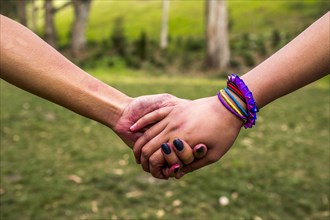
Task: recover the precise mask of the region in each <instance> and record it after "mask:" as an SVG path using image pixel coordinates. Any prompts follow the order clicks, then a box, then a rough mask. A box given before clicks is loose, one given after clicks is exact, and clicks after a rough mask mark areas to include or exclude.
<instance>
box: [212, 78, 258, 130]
mask: <svg viewBox="0 0 330 220" xmlns="http://www.w3.org/2000/svg"><path fill="white" fill-rule="evenodd" d="M227 88H228V89H230V90H231V91H233V92H234V93H235V94H236V95H237V96H238V97H239V98H241V99H242V100H243V102H244V103H245V104H246V108H247V110H246V111H245V113H247V115H245V114H244V113H243V114H244V115H243V117H242V115H240V114H239V113H238V112H237V111H235V110H234V108H233V107H230V106H229V105H228V104H227V103H226V102H225V101H224V100H223V98H222V96H221V93H220V92H219V93H218V98H219V100H220V102H221V103H222V104H223V105H224V106H225V108H227V109H228V110H229V111H230V112H231V113H233V114H234V115H236V116H237V117H239V118H240V119H241V120H243V121H244V125H243V126H244V128H252V126H253V125H255V123H256V120H257V112H258V111H259V110H258V108H257V105H256V103H255V101H254V98H253V95H252V93H251V92H250V90H249V88H248V87H247V86H246V85H245V83H244V81H243V80H242V79H240V78H239V77H238V76H237V75H235V74H232V75H230V76H229V77H228V80H227ZM227 94H228V93H227ZM228 95H229V94H228ZM223 97H224V96H223ZM229 97H230V98H231V99H232V100H234V99H233V97H231V96H230V95H229ZM235 101H236V100H235ZM235 101H234V102H235ZM235 104H236V105H237V104H238V102H237V103H236V102H235ZM237 106H238V108H240V107H242V106H240V107H239V105H237ZM242 109H243V108H242ZM242 109H240V110H242ZM243 112H244V111H243Z"/></svg>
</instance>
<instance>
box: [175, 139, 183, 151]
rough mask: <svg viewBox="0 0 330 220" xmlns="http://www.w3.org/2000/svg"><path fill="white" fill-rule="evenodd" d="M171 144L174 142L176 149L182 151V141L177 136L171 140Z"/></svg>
mask: <svg viewBox="0 0 330 220" xmlns="http://www.w3.org/2000/svg"><path fill="white" fill-rule="evenodd" d="M173 144H174V146H175V148H176V149H177V150H178V151H182V150H183V147H184V146H183V143H182V141H181V140H180V139H179V138H177V139H175V140H174V141H173Z"/></svg>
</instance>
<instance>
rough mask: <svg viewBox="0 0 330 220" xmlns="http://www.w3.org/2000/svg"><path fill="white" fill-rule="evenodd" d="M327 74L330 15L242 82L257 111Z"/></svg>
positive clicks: (326, 15) (323, 17) (329, 65)
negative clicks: (251, 95)
mask: <svg viewBox="0 0 330 220" xmlns="http://www.w3.org/2000/svg"><path fill="white" fill-rule="evenodd" d="M329 73H330V12H328V13H326V14H325V15H323V16H322V17H321V18H320V19H319V20H317V21H316V22H315V23H314V24H312V25H311V26H310V27H308V28H307V29H306V30H305V31H304V32H302V33H301V34H300V35H298V36H297V37H296V38H295V39H294V40H292V41H291V42H290V43H288V44H287V45H286V46H284V47H283V48H282V49H280V50H279V51H278V52H276V53H275V54H274V55H273V56H271V57H269V58H268V59H267V60H265V61H264V62H262V63H261V64H260V65H259V66H257V67H256V68H254V69H252V70H251V71H249V72H248V73H246V74H245V75H244V76H242V79H243V80H244V81H245V83H246V84H247V85H248V87H249V88H250V90H251V91H252V92H253V95H254V98H255V100H256V103H257V105H258V107H259V108H262V107H263V106H265V105H267V104H269V103H270V102H272V101H274V100H275V99H277V98H279V97H281V96H283V95H286V94H288V93H290V92H293V91H295V90H297V89H299V88H301V87H303V86H305V85H307V84H309V83H312V82H314V81H315V80H318V79H320V78H322V77H323V76H325V75H327V74H329Z"/></svg>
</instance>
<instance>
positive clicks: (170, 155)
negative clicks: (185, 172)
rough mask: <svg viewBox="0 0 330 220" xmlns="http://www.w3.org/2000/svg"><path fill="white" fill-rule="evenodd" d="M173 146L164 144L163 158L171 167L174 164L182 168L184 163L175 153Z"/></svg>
mask: <svg viewBox="0 0 330 220" xmlns="http://www.w3.org/2000/svg"><path fill="white" fill-rule="evenodd" d="M173 148H174V147H173V146H171V145H170V143H164V144H162V145H161V149H162V153H163V156H164V158H165V160H166V162H167V164H168V165H169V166H172V165H174V164H178V165H179V166H182V163H181V161H180V159H179V158H178V156H177V155H176V154H175V151H174V150H173Z"/></svg>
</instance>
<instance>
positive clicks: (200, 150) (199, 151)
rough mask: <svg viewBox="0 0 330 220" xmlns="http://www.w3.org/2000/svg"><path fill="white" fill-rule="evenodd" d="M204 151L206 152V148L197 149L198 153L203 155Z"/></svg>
mask: <svg viewBox="0 0 330 220" xmlns="http://www.w3.org/2000/svg"><path fill="white" fill-rule="evenodd" d="M204 150H205V149H204V147H199V148H197V149H196V153H197V154H199V155H201V154H203V153H204Z"/></svg>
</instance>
